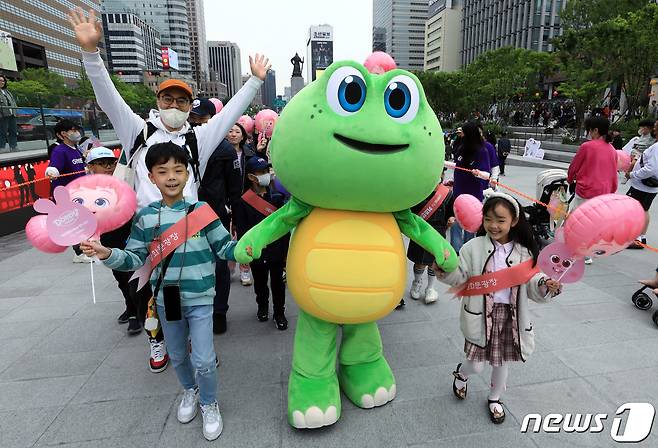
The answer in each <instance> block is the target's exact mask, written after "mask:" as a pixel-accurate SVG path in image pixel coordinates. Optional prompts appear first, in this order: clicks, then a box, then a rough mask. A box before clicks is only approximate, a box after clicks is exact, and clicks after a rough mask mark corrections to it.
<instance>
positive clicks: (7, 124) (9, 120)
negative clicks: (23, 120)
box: [0, 115, 18, 150]
mask: <svg viewBox="0 0 658 448" xmlns="http://www.w3.org/2000/svg"><path fill="white" fill-rule="evenodd" d="M17 137H18V128H17V127H16V116H15V115H10V116H8V117H0V150H1V149H4V148H5V146H6V145H7V142H9V148H10V149H12V150H15V149H16V146H17V144H16V139H17Z"/></svg>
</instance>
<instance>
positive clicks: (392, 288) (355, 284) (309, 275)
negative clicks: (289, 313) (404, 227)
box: [286, 208, 406, 324]
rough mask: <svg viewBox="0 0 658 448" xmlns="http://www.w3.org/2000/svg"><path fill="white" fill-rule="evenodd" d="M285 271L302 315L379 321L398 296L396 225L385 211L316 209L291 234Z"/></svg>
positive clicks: (400, 263) (402, 274) (401, 269)
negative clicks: (304, 312)
mask: <svg viewBox="0 0 658 448" xmlns="http://www.w3.org/2000/svg"><path fill="white" fill-rule="evenodd" d="M286 272H287V278H288V289H289V290H290V292H291V293H292V294H293V296H294V297H295V300H296V301H297V303H298V304H299V306H300V307H301V308H302V309H303V310H304V311H306V312H307V313H309V314H311V315H313V316H315V317H318V318H320V319H323V320H326V321H329V322H336V323H346V324H354V323H362V322H370V321H374V320H377V319H380V318H382V317H384V316H386V315H387V314H388V313H390V312H391V310H393V309H394V308H395V307H396V305H397V304H398V303H399V302H400V298H402V295H403V294H404V288H405V285H406V261H405V256H404V245H403V244H402V236H401V235H400V229H399V228H398V225H397V222H396V221H395V218H394V217H393V215H392V214H391V213H370V212H351V211H338V210H326V209H321V208H316V209H314V210H313V211H312V212H311V214H310V215H308V216H307V217H306V218H305V219H304V220H302V222H301V224H300V225H299V226H298V227H297V228H296V229H295V231H294V233H293V236H292V240H291V242H290V249H289V251H288V263H287V270H286Z"/></svg>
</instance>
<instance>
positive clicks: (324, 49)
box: [292, 25, 334, 96]
mask: <svg viewBox="0 0 658 448" xmlns="http://www.w3.org/2000/svg"><path fill="white" fill-rule="evenodd" d="M332 62H334V29H333V27H332V26H331V25H317V26H312V27H310V28H309V30H308V40H307V41H306V60H305V65H306V71H307V78H306V79H307V81H308V82H313V81H315V80H316V79H317V77H318V76H319V75H320V74H321V73H322V72H323V71H324V70H325V69H326V68H327V67H329V66H330V65H331V63H332ZM295 82H296V83H299V85H297V86H292V87H293V92H292V94H293V96H294V95H295V94H296V93H297V92H298V91H299V90H301V88H302V87H303V86H302V85H301V80H297V81H295Z"/></svg>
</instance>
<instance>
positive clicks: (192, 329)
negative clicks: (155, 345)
mask: <svg viewBox="0 0 658 448" xmlns="http://www.w3.org/2000/svg"><path fill="white" fill-rule="evenodd" d="M212 309H213V306H212V305H199V306H184V307H182V310H181V315H182V316H181V320H178V321H167V319H166V318H165V310H164V307H163V306H160V305H158V318H159V319H160V325H162V331H163V332H164V337H165V341H167V353H169V358H171V363H172V365H173V366H174V369H175V370H176V375H177V376H178V381H180V383H181V385H182V386H183V387H184V388H185V389H192V388H193V387H196V386H197V385H198V386H199V401H200V402H201V404H202V405H207V404H212V403H214V402H215V401H217V368H216V367H215V346H214V345H213V333H212ZM188 336H189V338H190V339H191V342H192V354H191V355H190V350H189V345H188ZM190 358H191V359H190ZM195 370H196V378H195V375H194V372H195Z"/></svg>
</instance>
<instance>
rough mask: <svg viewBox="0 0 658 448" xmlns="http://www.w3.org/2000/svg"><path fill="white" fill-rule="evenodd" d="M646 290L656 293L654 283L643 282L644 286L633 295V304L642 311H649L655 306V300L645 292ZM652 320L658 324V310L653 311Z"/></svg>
mask: <svg viewBox="0 0 658 448" xmlns="http://www.w3.org/2000/svg"><path fill="white" fill-rule="evenodd" d="M645 290H648V291H651V292H653V294H654V295H656V292H655V290H654V288H653V285H650V284H645V283H643V284H642V287H641V288H640V289H638V290H637V291H635V293H633V296H632V297H631V301H632V302H633V305H635V308H637V309H638V310H642V311H648V310H650V309H651V307H652V306H653V300H651V297H649V294H647V293H646V292H644V291H645ZM651 320H653V323H654V324H656V325H658V311H655V312H654V313H653V316H652V317H651Z"/></svg>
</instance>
